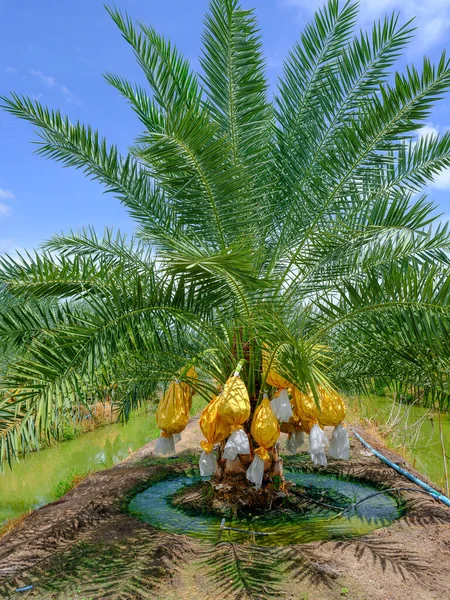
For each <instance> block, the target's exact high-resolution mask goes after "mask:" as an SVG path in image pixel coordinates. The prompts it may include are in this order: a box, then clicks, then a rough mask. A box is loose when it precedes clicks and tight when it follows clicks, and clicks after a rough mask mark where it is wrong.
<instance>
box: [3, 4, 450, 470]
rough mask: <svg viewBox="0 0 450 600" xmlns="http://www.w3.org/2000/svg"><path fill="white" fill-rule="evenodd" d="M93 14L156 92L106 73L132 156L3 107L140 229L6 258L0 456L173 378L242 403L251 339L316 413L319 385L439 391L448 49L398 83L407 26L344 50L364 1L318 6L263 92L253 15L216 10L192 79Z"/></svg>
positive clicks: (51, 114)
mask: <svg viewBox="0 0 450 600" xmlns="http://www.w3.org/2000/svg"><path fill="white" fill-rule="evenodd" d="M108 11H109V13H110V15H111V17H112V19H113V20H114V21H115V23H116V24H117V26H118V28H119V30H120V31H121V33H122V35H123V37H124V38H125V40H126V41H127V42H128V43H129V45H130V46H131V48H132V50H133V52H134V54H135V56H136V59H137V61H138V63H139V64H140V66H141V67H142V69H143V72H144V74H145V76H146V78H147V81H148V88H149V89H144V88H143V87H140V86H137V85H133V84H132V83H130V82H129V81H128V80H126V79H125V78H123V77H121V76H119V75H115V74H110V73H109V74H107V75H106V80H107V81H108V82H109V83H110V84H111V85H112V86H114V87H115V88H116V89H117V90H118V91H119V93H120V94H121V95H122V96H123V97H124V98H125V99H126V101H127V102H128V103H129V104H130V106H131V108H132V109H133V110H134V111H135V112H136V114H137V116H138V118H139V119H140V121H141V123H142V134H141V135H140V137H139V138H138V139H137V140H135V142H134V143H133V145H132V146H131V147H130V149H129V153H128V154H126V155H124V156H123V155H121V154H120V153H119V151H118V149H117V147H116V146H114V145H109V144H108V143H107V142H106V140H105V139H104V138H102V137H101V135H100V134H99V133H98V132H97V131H95V130H93V129H91V127H87V126H84V125H82V124H80V123H76V124H72V123H71V122H70V121H69V120H68V119H67V118H66V117H64V116H62V115H61V114H60V113H59V111H51V110H49V109H47V108H45V107H43V106H42V105H41V104H40V103H39V102H36V101H33V100H31V99H30V98H27V97H20V96H18V95H16V94H12V95H11V97H5V98H3V103H4V108H5V109H6V110H8V111H9V112H11V113H13V114H15V115H17V116H18V117H20V118H23V119H26V120H28V121H30V122H31V123H32V124H33V125H34V126H35V127H36V128H37V131H38V134H39V142H38V143H39V146H38V150H37V151H38V153H39V154H41V155H43V156H45V157H49V158H52V159H54V160H57V161H59V162H61V163H62V164H63V165H65V166H73V167H75V168H80V169H82V170H83V171H84V172H85V173H86V175H87V176H88V177H91V178H92V179H96V180H98V181H99V182H101V184H103V186H104V187H105V190H106V191H108V192H110V193H112V194H113V195H114V196H116V197H117V198H119V200H120V201H121V202H122V203H123V204H124V205H125V206H126V207H127V209H128V210H129V213H130V214H131V216H132V217H133V218H134V219H135V221H136V224H137V231H136V237H135V238H133V239H131V240H127V239H126V238H125V237H124V236H122V235H120V234H114V233H113V232H112V231H106V232H105V234H104V236H103V237H99V236H98V235H97V234H96V233H95V232H94V231H92V230H90V229H87V230H85V231H81V232H78V233H77V232H72V233H70V234H68V235H66V236H56V237H54V238H53V239H51V240H50V241H49V242H47V243H46V244H45V245H44V246H43V249H42V250H41V251H39V252H37V253H36V254H34V255H32V256H31V255H27V256H18V257H10V256H4V257H2V258H1V264H0V266H1V272H0V283H1V284H2V285H3V286H4V288H5V290H7V293H8V299H9V300H8V302H7V303H5V309H4V310H3V311H2V314H1V316H0V339H1V340H2V344H3V345H4V347H5V348H8V352H9V355H8V356H9V358H8V360H7V361H5V366H4V367H3V377H2V388H3V390H4V396H3V401H2V403H1V405H0V410H1V411H2V414H1V419H0V456H1V458H2V459H5V458H7V459H11V457H12V456H14V455H15V454H17V453H18V452H19V451H25V450H27V449H29V448H30V447H34V446H37V445H38V443H39V440H40V439H41V438H42V437H43V436H51V435H54V433H55V431H57V429H58V427H59V426H60V425H61V424H62V423H63V421H64V416H65V414H67V412H68V411H70V409H71V407H73V405H74V404H75V405H76V404H81V403H82V404H90V403H91V402H93V401H95V399H96V398H97V397H99V396H101V395H102V394H104V393H105V389H107V390H109V391H110V393H112V394H113V396H114V401H115V403H116V406H117V408H118V410H119V411H120V412H121V413H122V415H123V416H125V417H126V416H127V415H128V414H129V412H130V410H131V409H132V408H134V407H136V406H138V405H139V403H140V402H142V401H143V400H145V399H147V398H148V396H149V394H154V393H155V392H156V391H157V390H158V389H159V388H160V387H161V386H164V385H165V384H166V383H167V382H168V381H170V380H171V379H173V378H174V377H175V376H178V377H180V378H181V379H183V380H188V381H189V383H191V384H192V385H194V386H195V388H196V390H197V392H198V393H200V394H202V395H203V396H204V397H205V399H209V398H210V397H211V395H212V394H213V393H215V392H217V388H218V387H219V386H220V385H223V383H224V382H225V381H226V379H227V377H228V376H229V375H230V374H231V373H232V372H233V371H234V369H235V367H236V364H237V363H238V362H239V361H240V360H241V359H242V358H244V359H245V360H246V362H245V365H244V369H243V372H242V377H243V379H244V381H245V383H246V385H247V388H248V390H249V394H250V397H251V401H252V409H254V407H255V406H256V404H257V402H258V400H259V399H260V398H261V396H262V392H263V388H264V375H263V374H262V371H261V351H262V349H263V347H266V348H267V349H268V351H269V352H270V354H271V356H272V357H273V356H274V354H275V353H277V365H278V369H279V371H280V375H282V376H283V377H285V378H287V379H288V380H289V381H290V382H292V384H294V385H295V386H297V387H298V388H299V389H301V390H307V389H311V390H312V392H313V394H314V396H315V398H316V399H317V386H318V385H324V386H329V385H335V386H339V387H340V388H342V389H355V388H357V387H361V386H364V385H365V384H367V382H370V381H372V380H373V378H374V377H375V378H376V377H383V378H388V379H389V380H391V381H397V382H401V383H403V384H409V383H414V384H420V385H422V386H428V387H430V386H436V385H437V384H439V389H440V390H441V392H442V397H445V396H446V394H447V381H448V378H447V370H448V366H447V364H448V348H447V346H448V339H449V336H448V330H449V319H448V317H449V302H448V300H449V283H448V282H449V277H448V274H449V272H448V270H449V260H448V250H449V239H448V234H447V226H441V225H439V224H438V223H439V221H437V220H436V219H437V217H436V216H435V213H434V209H433V206H432V204H431V203H429V202H428V201H427V200H426V198H425V197H424V196H420V191H421V189H422V188H423V187H424V186H425V185H426V183H427V181H429V180H431V179H432V178H433V177H434V176H435V175H436V174H437V173H439V172H440V171H441V170H442V169H444V168H446V167H449V166H450V133H449V132H447V133H445V134H443V135H440V136H439V135H434V134H429V135H426V136H424V137H421V138H420V139H419V140H417V134H416V131H417V130H418V129H419V128H420V127H421V126H422V125H423V124H424V123H425V122H426V120H427V118H428V116H429V114H430V110H431V108H432V106H433V104H434V103H435V102H436V101H437V100H438V99H439V98H441V97H442V96H443V94H444V93H445V92H446V90H447V89H448V87H449V86H450V65H449V62H448V61H447V59H446V57H445V54H443V55H442V58H441V59H440V61H439V63H438V64H437V65H436V66H434V65H432V64H431V63H430V61H429V60H428V59H424V61H423V65H422V68H421V69H420V70H418V69H416V68H415V67H409V68H408V69H407V71H406V72H405V73H403V74H396V75H395V76H391V72H390V69H391V67H392V65H393V64H394V62H395V60H396V59H397V58H398V56H399V55H400V53H401V51H402V50H403V48H404V47H405V46H406V45H407V43H408V42H409V41H410V40H411V37H412V27H411V25H410V24H409V23H407V24H405V25H401V24H399V21H398V16H397V15H392V16H391V17H388V18H385V19H384V20H382V21H380V22H377V23H375V24H374V26H373V28H372V29H371V30H370V31H368V32H366V31H364V32H361V33H359V34H358V35H356V36H354V33H353V32H354V26H355V22H356V18H357V13H358V2H353V1H350V2H346V3H345V4H344V5H342V6H339V3H338V1H337V0H329V2H328V4H327V5H326V7H324V8H323V9H322V10H320V11H318V12H317V13H316V15H315V17H314V19H313V21H312V22H311V23H310V24H309V25H308V26H307V27H306V28H305V30H304V32H303V33H302V35H301V37H300V41H299V42H298V44H296V45H295V46H294V48H293V49H292V51H291V52H290V53H289V55H288V57H287V59H286V61H285V64H284V73H283V78H282V79H281V80H280V82H279V83H278V90H277V92H276V93H275V95H274V97H273V98H269V95H268V82H267V79H266V75H265V60H264V56H263V51H262V46H261V40H260V35H259V31H258V29H257V24H256V21H255V17H254V13H253V11H248V10H244V9H242V8H241V6H240V4H239V3H238V1H237V0H211V2H210V7H209V12H208V14H207V17H206V21H205V32H204V36H203V41H204V50H203V54H202V57H201V67H202V73H201V75H198V74H196V73H194V72H193V71H192V70H191V68H190V66H189V64H188V62H187V61H186V60H185V59H184V58H183V57H182V56H181V55H180V53H179V52H178V51H177V50H176V48H175V47H174V46H173V45H172V44H171V43H169V42H168V41H167V40H165V39H164V38H163V37H162V36H160V35H159V34H157V33H156V31H155V30H154V29H153V28H152V27H149V26H147V25H144V24H141V23H139V24H135V23H133V22H132V21H131V19H130V18H128V17H127V16H126V15H122V14H120V13H119V12H118V11H117V10H115V9H113V8H110V9H108ZM11 299H12V300H11ZM5 302H6V301H5ZM190 364H195V365H196V367H197V369H198V371H199V373H200V378H199V379H198V381H196V382H193V381H191V380H189V379H188V378H187V376H186V374H185V373H186V371H185V370H183V368H184V367H185V366H186V365H190ZM180 369H181V375H180ZM269 391H270V390H269Z"/></svg>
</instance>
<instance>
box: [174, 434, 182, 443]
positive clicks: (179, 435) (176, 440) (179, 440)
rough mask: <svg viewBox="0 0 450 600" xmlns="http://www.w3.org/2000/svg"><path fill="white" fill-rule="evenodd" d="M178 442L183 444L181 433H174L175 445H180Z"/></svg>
mask: <svg viewBox="0 0 450 600" xmlns="http://www.w3.org/2000/svg"><path fill="white" fill-rule="evenodd" d="M178 442H181V433H174V434H173V443H174V444H178Z"/></svg>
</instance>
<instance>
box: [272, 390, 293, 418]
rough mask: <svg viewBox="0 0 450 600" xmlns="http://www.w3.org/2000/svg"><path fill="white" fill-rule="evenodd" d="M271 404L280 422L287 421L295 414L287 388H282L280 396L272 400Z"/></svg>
mask: <svg viewBox="0 0 450 600" xmlns="http://www.w3.org/2000/svg"><path fill="white" fill-rule="evenodd" d="M270 406H271V407H272V411H273V413H274V415H275V416H276V418H277V419H278V420H279V421H280V423H287V422H288V421H289V419H290V418H291V417H293V416H294V413H293V412H292V406H291V403H290V401H289V396H288V393H287V390H281V392H280V393H279V394H278V396H275V398H274V399H273V400H271V401H270Z"/></svg>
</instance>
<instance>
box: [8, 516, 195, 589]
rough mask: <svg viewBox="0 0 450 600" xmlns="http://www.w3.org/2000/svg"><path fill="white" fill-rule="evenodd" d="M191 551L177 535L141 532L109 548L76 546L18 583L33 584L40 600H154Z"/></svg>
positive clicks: (91, 544)
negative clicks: (87, 599) (48, 599)
mask: <svg viewBox="0 0 450 600" xmlns="http://www.w3.org/2000/svg"><path fill="white" fill-rule="evenodd" d="M191 551H192V546H191V544H190V542H189V540H186V542H185V541H184V540H183V543H180V539H179V536H175V535H170V534H164V533H162V532H160V531H159V530H153V529H151V528H147V527H143V528H142V529H140V530H139V531H137V532H135V535H133V536H132V537H129V538H125V537H124V538H123V539H121V540H117V541H114V543H96V542H92V541H81V542H77V543H76V544H74V545H72V546H71V547H70V548H68V549H66V550H65V551H63V552H60V553H58V554H55V555H54V556H53V557H51V558H50V559H46V560H45V561H43V562H42V563H41V564H39V565H38V566H36V567H35V568H34V569H33V570H32V571H31V572H30V573H28V574H27V576H26V578H25V579H24V578H22V579H21V580H20V581H21V582H22V581H23V582H24V585H29V584H32V585H33V586H34V590H33V593H34V594H38V597H39V598H41V597H42V598H61V599H63V598H64V599H66V598H75V597H83V598H89V599H92V600H103V599H105V598H108V599H110V600H124V599H128V598H133V599H135V600H148V599H152V600H154V598H155V594H156V597H159V594H158V593H157V591H158V589H159V588H160V587H161V585H162V584H164V582H166V581H167V579H168V578H170V577H171V576H173V575H174V573H176V572H177V571H178V570H179V569H180V567H181V565H182V564H183V563H184V562H185V560H186V558H187V555H188V554H191ZM18 581H19V580H17V579H16V580H15V581H14V582H10V583H9V585H5V586H3V589H0V597H6V598H8V597H10V596H9V595H8V594H11V596H12V595H13V594H12V592H14V589H15V588H16V587H18ZM3 592H4V593H5V595H4V596H3V595H2V594H3ZM30 593H31V592H30ZM21 597H26V595H21ZM33 597H35V596H33Z"/></svg>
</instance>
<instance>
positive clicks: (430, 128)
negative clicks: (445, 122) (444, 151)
mask: <svg viewBox="0 0 450 600" xmlns="http://www.w3.org/2000/svg"><path fill="white" fill-rule="evenodd" d="M427 135H439V129H437V127H435V126H434V125H432V124H431V123H427V124H426V125H425V126H424V127H422V129H419V138H422V137H425V136H427Z"/></svg>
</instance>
